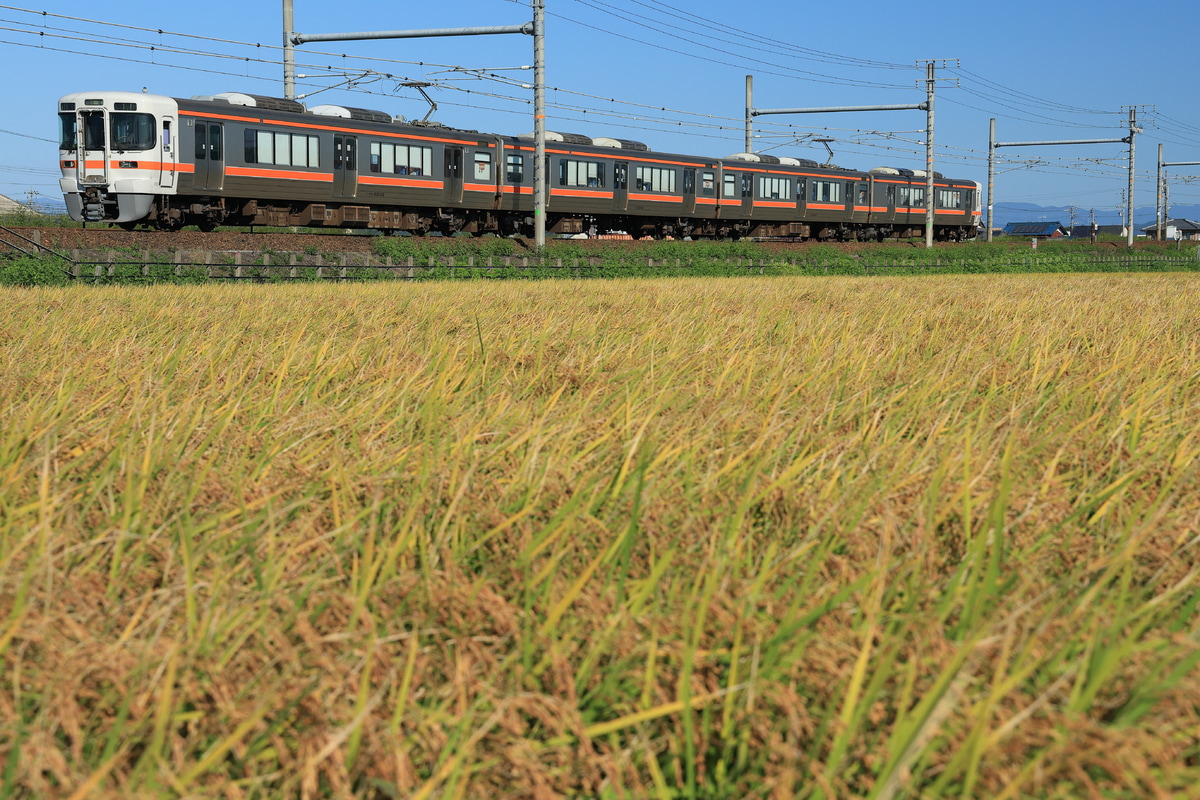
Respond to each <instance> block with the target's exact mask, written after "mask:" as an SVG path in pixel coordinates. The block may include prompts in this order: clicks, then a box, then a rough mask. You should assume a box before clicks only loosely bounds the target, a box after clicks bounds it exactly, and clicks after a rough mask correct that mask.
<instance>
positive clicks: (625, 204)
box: [613, 161, 629, 211]
mask: <svg viewBox="0 0 1200 800" xmlns="http://www.w3.org/2000/svg"><path fill="white" fill-rule="evenodd" d="M628 208H629V162H628V161H618V162H616V163H615V164H613V211H626V210H628Z"/></svg>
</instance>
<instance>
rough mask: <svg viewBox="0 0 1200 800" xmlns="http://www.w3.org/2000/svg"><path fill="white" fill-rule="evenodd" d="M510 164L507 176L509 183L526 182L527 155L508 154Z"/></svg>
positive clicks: (507, 159)
mask: <svg viewBox="0 0 1200 800" xmlns="http://www.w3.org/2000/svg"><path fill="white" fill-rule="evenodd" d="M505 163H506V164H507V165H508V169H507V174H506V176H505V177H506V178H507V180H508V182H509V183H524V182H525V156H508V158H506V159H505Z"/></svg>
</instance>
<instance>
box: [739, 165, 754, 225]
mask: <svg viewBox="0 0 1200 800" xmlns="http://www.w3.org/2000/svg"><path fill="white" fill-rule="evenodd" d="M741 187H742V216H744V217H746V218H747V219H749V218H750V217H752V216H754V174H753V173H751V172H743V173H742V174H741Z"/></svg>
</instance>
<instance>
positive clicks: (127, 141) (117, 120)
mask: <svg viewBox="0 0 1200 800" xmlns="http://www.w3.org/2000/svg"><path fill="white" fill-rule="evenodd" d="M157 143H158V141H157V138H156V137H155V127H154V116H153V115H152V114H113V115H112V147H113V149H114V150H152V149H153V148H154V146H155V145H156V144H157Z"/></svg>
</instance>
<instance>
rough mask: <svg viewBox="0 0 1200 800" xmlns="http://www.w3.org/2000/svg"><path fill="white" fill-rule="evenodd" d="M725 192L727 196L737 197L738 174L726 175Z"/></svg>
mask: <svg viewBox="0 0 1200 800" xmlns="http://www.w3.org/2000/svg"><path fill="white" fill-rule="evenodd" d="M724 193H725V196H726V197H737V176H736V175H726V176H725V189H724Z"/></svg>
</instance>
